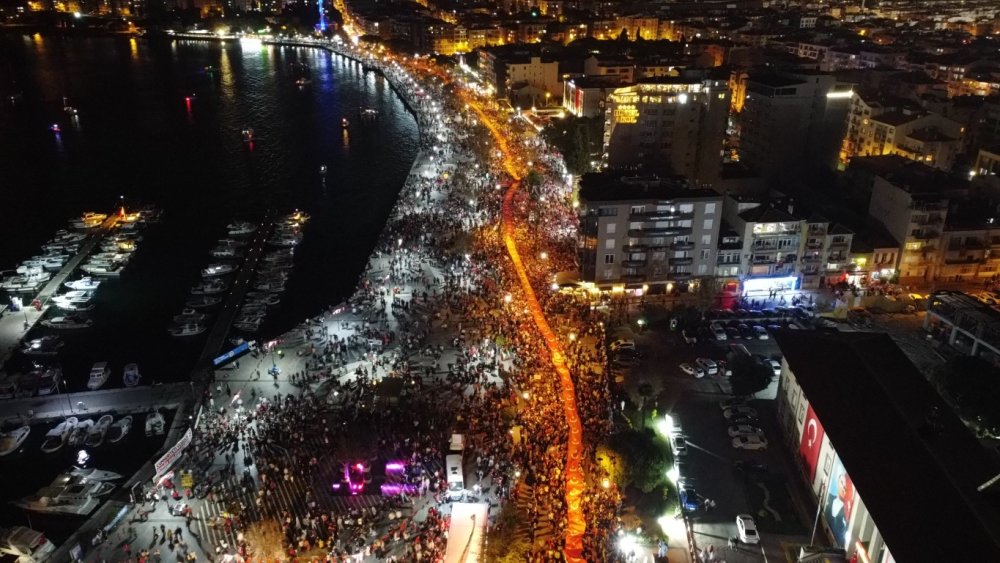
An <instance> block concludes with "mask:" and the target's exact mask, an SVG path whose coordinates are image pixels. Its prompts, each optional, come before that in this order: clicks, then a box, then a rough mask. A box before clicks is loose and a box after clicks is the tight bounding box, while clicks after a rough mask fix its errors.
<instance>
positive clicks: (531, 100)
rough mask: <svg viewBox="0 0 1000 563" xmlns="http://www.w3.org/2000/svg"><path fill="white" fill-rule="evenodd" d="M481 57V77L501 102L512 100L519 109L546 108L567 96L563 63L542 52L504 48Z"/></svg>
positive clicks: (499, 47) (495, 49) (480, 55)
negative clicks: (547, 102) (564, 94)
mask: <svg viewBox="0 0 1000 563" xmlns="http://www.w3.org/2000/svg"><path fill="white" fill-rule="evenodd" d="M479 53H480V54H479V70H480V74H481V75H482V77H483V80H484V81H485V82H486V84H487V86H488V87H489V88H492V89H493V92H494V93H495V95H496V97H497V98H507V99H510V100H511V101H512V102H513V103H515V104H517V105H525V106H530V105H544V104H545V102H546V101H547V100H548V99H549V98H554V99H558V98H559V97H560V96H561V95H562V93H563V84H562V80H561V77H560V74H559V61H557V60H555V59H554V58H552V57H550V56H548V55H547V54H546V53H544V52H542V50H541V49H538V48H532V47H530V46H524V45H503V46H498V47H489V48H486V49H482V50H481V51H480V52H479ZM522 90H524V91H527V93H526V94H523V93H522V92H521V91H522ZM546 94H547V95H546Z"/></svg>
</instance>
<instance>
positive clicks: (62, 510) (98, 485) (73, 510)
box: [14, 473, 115, 516]
mask: <svg viewBox="0 0 1000 563" xmlns="http://www.w3.org/2000/svg"><path fill="white" fill-rule="evenodd" d="M114 489H115V486H114V484H112V483H108V482H107V481H95V480H91V479H86V478H84V477H76V476H74V475H72V474H70V473H62V474H60V475H58V476H56V478H55V479H54V480H53V481H52V483H51V484H49V485H48V486H46V487H42V488H41V489H39V490H38V492H36V493H35V494H33V495H29V496H27V497H25V498H23V499H21V500H19V501H16V502H14V504H15V505H17V506H19V507H21V508H25V509H27V510H33V511H36V512H50V513H59V514H74V515H77V516H85V515H87V514H90V513H91V512H93V510H94V509H95V508H97V505H99V504H101V499H100V498H97V497H101V496H104V495H106V494H108V493H110V492H111V491H113V490H114Z"/></svg>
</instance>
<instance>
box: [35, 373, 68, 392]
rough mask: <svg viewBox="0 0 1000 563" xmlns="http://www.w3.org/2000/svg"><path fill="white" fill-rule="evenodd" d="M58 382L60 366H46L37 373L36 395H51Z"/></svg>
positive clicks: (59, 380) (55, 389)
mask: <svg viewBox="0 0 1000 563" xmlns="http://www.w3.org/2000/svg"><path fill="white" fill-rule="evenodd" d="M60 383H62V368H59V367H49V368H46V369H45V371H43V372H42V373H40V374H39V375H38V395H39V396H40V397H41V396H45V395H51V394H52V393H54V392H56V391H57V390H58V388H59V384H60Z"/></svg>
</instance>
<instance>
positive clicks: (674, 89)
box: [604, 78, 730, 185]
mask: <svg viewBox="0 0 1000 563" xmlns="http://www.w3.org/2000/svg"><path fill="white" fill-rule="evenodd" d="M729 104H730V100H729V87H728V85H727V83H726V81H725V80H715V79H685V78H661V79H655V81H652V80H651V81H649V82H640V83H639V84H635V85H632V86H623V87H621V88H616V89H615V90H614V91H613V92H611V93H610V94H609V95H608V99H607V109H606V116H607V118H606V121H605V126H604V163H605V165H606V166H607V167H609V168H612V169H616V168H635V169H638V168H645V169H648V170H657V169H663V168H666V169H667V171H668V172H670V173H672V174H677V175H682V176H685V177H686V178H688V179H689V180H690V181H691V182H692V183H694V184H695V185H706V184H712V183H714V182H716V181H717V180H718V178H719V169H720V166H721V160H722V157H721V153H722V142H723V135H724V133H725V127H726V118H727V117H728V112H729Z"/></svg>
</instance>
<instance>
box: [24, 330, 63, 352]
mask: <svg viewBox="0 0 1000 563" xmlns="http://www.w3.org/2000/svg"><path fill="white" fill-rule="evenodd" d="M64 345H65V343H64V342H63V341H62V338H60V337H58V336H55V335H49V336H43V337H41V338H35V339H32V340H29V341H28V342H25V343H24V348H22V349H21V352H22V353H23V354H24V355H26V356H55V355H56V354H58V353H59V350H60V349H61V348H62V347H63V346H64Z"/></svg>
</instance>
